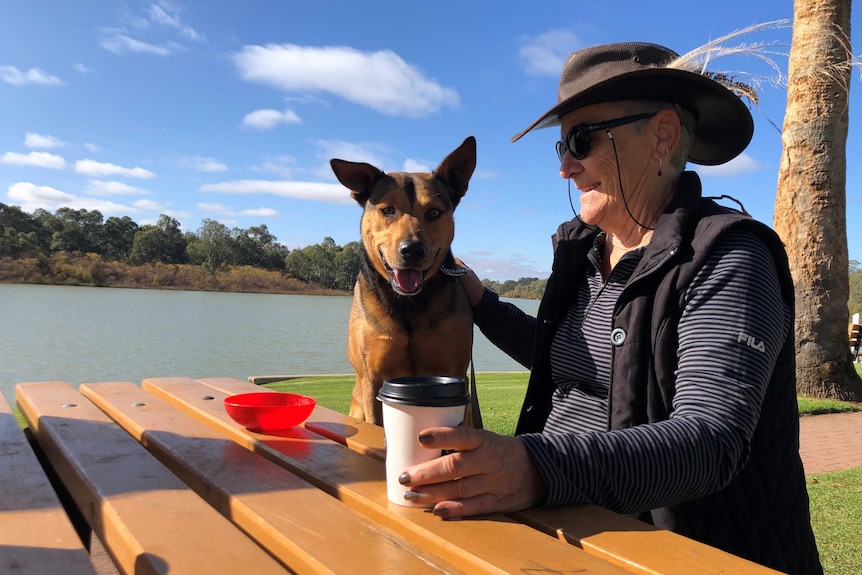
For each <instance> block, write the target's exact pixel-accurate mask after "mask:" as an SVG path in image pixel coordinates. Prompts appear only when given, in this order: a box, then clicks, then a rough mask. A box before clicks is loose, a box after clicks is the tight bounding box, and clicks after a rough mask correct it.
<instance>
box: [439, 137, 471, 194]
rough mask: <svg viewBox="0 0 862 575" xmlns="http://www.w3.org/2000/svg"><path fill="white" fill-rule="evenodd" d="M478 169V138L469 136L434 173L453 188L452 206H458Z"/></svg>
mask: <svg viewBox="0 0 862 575" xmlns="http://www.w3.org/2000/svg"><path fill="white" fill-rule="evenodd" d="M475 169H476V138H474V137H473V136H468V137H467V139H466V140H464V142H463V143H462V144H461V145H460V146H458V148H457V149H456V150H455V151H453V152H452V153H451V154H449V155H448V156H446V158H445V159H444V160H443V161H442V162H440V165H439V166H437V169H436V170H434V175H435V176H437V177H438V178H440V179H441V180H443V181H444V182H446V183H447V184H448V185H449V188H450V189H451V190H452V206H453V207H456V206H457V205H458V202H460V201H461V198H462V197H463V196H464V194H466V193H467V184H468V183H470V177H471V176H472V175H473V170H475Z"/></svg>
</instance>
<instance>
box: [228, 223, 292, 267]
mask: <svg viewBox="0 0 862 575" xmlns="http://www.w3.org/2000/svg"><path fill="white" fill-rule="evenodd" d="M233 236H234V240H235V242H236V249H237V251H238V252H239V255H238V259H239V261H238V263H239V264H240V265H247V266H254V267H260V268H265V269H268V270H283V269H284V266H285V263H284V259H285V258H286V257H287V255H288V253H289V250H288V249H287V248H286V247H285V246H284V245H283V244H280V243H278V240H277V238H276V237H275V236H274V235H272V234H271V233H269V229H268V228H267V227H266V224H261V225H259V226H252V227H250V228H249V229H247V230H242V229H238V228H237V229H234V230H233Z"/></svg>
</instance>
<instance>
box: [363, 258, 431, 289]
mask: <svg viewBox="0 0 862 575" xmlns="http://www.w3.org/2000/svg"><path fill="white" fill-rule="evenodd" d="M377 251H378V252H379V253H380V261H382V262H383V267H384V268H386V271H387V272H388V273H389V275H390V276H391V280H390V283H391V284H392V289H393V290H395V292H396V293H398V294H401V295H416V294H418V293H419V292H420V291H422V286H423V285H424V284H425V274H427V273H428V272H429V271H431V267H432V266H429V267H428V268H427V269H425V270H417V269H415V268H393V267H392V266H390V265H389V262H387V261H386V257H384V255H383V252H382V251H380V249H379V248H378V250H377ZM434 259H435V260H436V259H437V257H436V255H435V257H434ZM433 261H434V260H432V262H433Z"/></svg>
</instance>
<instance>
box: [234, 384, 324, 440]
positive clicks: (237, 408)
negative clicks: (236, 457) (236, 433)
mask: <svg viewBox="0 0 862 575" xmlns="http://www.w3.org/2000/svg"><path fill="white" fill-rule="evenodd" d="M316 404H317V401H315V399H314V398H312V397H306V396H305V395H297V394H295V393H282V392H278V391H258V392H253V393H240V394H238V395H231V396H230V397H226V398H225V400H224V407H225V411H227V414H228V415H230V416H231V418H232V419H233V420H234V421H236V422H237V423H239V424H240V425H243V426H245V427H246V429H248V430H249V431H256V432H264V433H265V432H268V431H281V430H285V429H290V428H291V427H293V426H294V425H299V424H300V423H302V422H303V421H305V420H306V419H308V416H309V415H311V412H312V411H313V410H314V406H315V405H316Z"/></svg>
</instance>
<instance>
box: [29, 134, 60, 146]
mask: <svg viewBox="0 0 862 575" xmlns="http://www.w3.org/2000/svg"><path fill="white" fill-rule="evenodd" d="M24 145H25V146H27V147H28V148H43V149H44V148H62V147H63V146H65V145H66V143H65V142H63V141H61V140H60V139H58V138H55V137H54V136H45V135H42V134H33V133H28V134H27V135H26V136H24Z"/></svg>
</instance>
